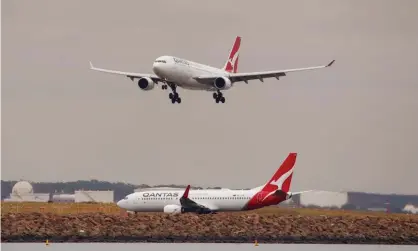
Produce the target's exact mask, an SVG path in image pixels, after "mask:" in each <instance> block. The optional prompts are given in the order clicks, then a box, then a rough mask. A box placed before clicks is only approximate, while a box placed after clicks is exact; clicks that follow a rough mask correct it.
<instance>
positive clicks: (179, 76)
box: [90, 36, 335, 104]
mask: <svg viewBox="0 0 418 251" xmlns="http://www.w3.org/2000/svg"><path fill="white" fill-rule="evenodd" d="M240 46H241V37H239V36H237V37H236V39H235V42H234V44H233V46H232V48H231V51H230V53H229V56H228V59H227V61H226V63H225V65H224V66H223V68H216V67H212V66H208V65H204V64H200V63H196V62H193V61H189V60H186V59H182V58H178V57H173V56H161V57H159V58H157V59H156V60H155V61H154V64H153V67H152V70H153V72H154V74H147V73H134V72H124V71H117V70H108V69H103V68H97V67H95V66H93V64H92V63H91V62H90V69H92V70H96V71H101V72H105V73H111V74H117V75H122V76H126V77H128V78H130V79H131V80H132V81H133V80H134V79H138V82H137V83H138V86H139V88H141V89H142V90H144V91H149V90H152V89H154V87H155V85H157V84H159V83H162V89H164V90H166V89H168V87H170V89H171V92H170V93H169V98H170V100H171V102H172V103H173V104H174V103H176V102H177V103H181V98H180V96H179V94H178V92H177V87H181V88H184V89H188V90H201V91H210V92H213V98H214V99H215V101H216V103H219V102H221V103H225V97H224V95H223V93H222V91H224V90H228V89H230V88H231V87H232V86H233V85H234V84H235V83H238V82H245V83H248V81H249V80H260V81H261V82H263V81H264V79H266V78H273V77H274V78H277V79H279V77H283V76H286V74H287V73H289V72H296V71H305V70H314V69H321V68H325V67H329V66H331V65H332V64H333V63H334V61H335V60H332V61H331V62H330V63H329V64H327V65H321V66H313V67H306V68H296V69H287V70H272V71H259V72H247V73H245V72H244V73H239V72H238V61H239V51H240Z"/></svg>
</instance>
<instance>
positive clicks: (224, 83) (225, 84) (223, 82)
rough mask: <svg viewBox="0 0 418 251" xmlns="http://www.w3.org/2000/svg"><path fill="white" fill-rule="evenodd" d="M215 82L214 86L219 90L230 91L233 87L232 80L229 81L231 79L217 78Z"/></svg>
mask: <svg viewBox="0 0 418 251" xmlns="http://www.w3.org/2000/svg"><path fill="white" fill-rule="evenodd" d="M213 82H214V83H213V84H214V85H215V87H216V88H217V89H218V90H228V89H229V88H231V87H232V83H231V80H229V78H226V77H219V78H216V79H215V81H213Z"/></svg>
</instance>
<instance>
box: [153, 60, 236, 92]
mask: <svg viewBox="0 0 418 251" xmlns="http://www.w3.org/2000/svg"><path fill="white" fill-rule="evenodd" d="M152 70H153V71H154V73H155V74H156V75H157V76H158V77H160V78H162V79H165V80H167V81H171V82H174V83H176V85H178V86H180V87H182V88H184V89H189V90H206V91H215V90H216V89H215V87H214V86H213V84H212V85H209V84H205V83H201V82H198V81H197V80H195V79H193V78H194V77H199V76H217V77H222V76H228V72H226V71H224V70H222V69H218V68H215V67H211V66H208V65H203V64H199V63H196V62H192V61H189V60H185V59H181V58H178V57H172V56H161V57H159V58H157V59H156V60H155V61H154V64H153V67H152Z"/></svg>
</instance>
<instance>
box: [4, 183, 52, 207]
mask: <svg viewBox="0 0 418 251" xmlns="http://www.w3.org/2000/svg"><path fill="white" fill-rule="evenodd" d="M49 196H50V195H49V193H35V192H34V191H33V187H32V185H31V184H30V183H29V182H27V181H19V182H17V183H16V184H15V185H14V186H13V188H12V193H11V194H10V196H9V198H6V199H5V201H16V202H22V201H33V202H48V201H49Z"/></svg>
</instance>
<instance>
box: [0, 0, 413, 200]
mask: <svg viewBox="0 0 418 251" xmlns="http://www.w3.org/2000/svg"><path fill="white" fill-rule="evenodd" d="M417 12H418V1H416V0H402V1H393V0H367V1H349V0H340V1H334V0H327V1H325V0H323V1H319V0H306V1H278V0H271V1H267V0H266V1H238V0H237V1H232V0H231V1H224V0H216V1H215V0H212V1H197V0H189V1H185V0H178V1H168V0H166V1H157V0H153V1H136V0H124V1H114V0H90V1H83V0H66V1H64V0H62V1H57V0H48V1H47V0H37V1H33V0H2V20H1V21H2V39H3V40H2V45H3V46H2V63H3V64H2V137H1V140H2V149H1V150H2V179H28V180H32V181H70V180H77V179H100V180H108V181H123V182H131V183H135V184H141V183H147V184H151V185H152V184H162V183H164V184H167V183H170V184H171V183H174V184H188V183H190V184H192V185H202V186H212V185H219V186H224V187H230V188H242V187H255V186H258V185H260V184H262V183H264V182H266V181H267V180H268V179H269V178H270V177H271V175H272V174H273V172H274V171H275V170H276V168H277V167H278V166H279V164H280V163H281V161H282V160H283V159H284V158H285V157H286V156H287V154H288V153H289V152H292V151H295V152H298V153H299V155H298V159H297V162H296V169H295V173H294V176H293V182H292V190H302V189H325V190H334V191H340V190H343V191H344V190H356V191H366V192H382V193H392V192H394V193H406V194H416V193H417V191H418V182H417V177H418V133H417V129H418V77H417V73H416V70H417V69H418V15H417ZM236 35H240V36H242V44H241V53H240V64H239V69H238V70H239V71H240V72H245V71H259V70H273V69H286V68H295V67H305V66H315V65H322V64H326V63H328V62H329V61H330V60H332V59H336V62H335V64H334V65H333V66H332V67H331V68H327V69H321V70H317V71H308V72H300V73H293V74H288V76H287V77H284V78H282V79H281V80H280V81H277V80H275V79H272V80H265V82H264V83H261V82H260V81H251V82H250V84H248V85H246V84H244V83H242V84H237V85H236V86H235V88H233V89H231V90H229V91H226V92H225V96H226V98H227V102H226V103H225V104H216V103H215V102H214V101H213V99H212V94H211V93H208V92H196V91H186V90H182V89H180V90H179V93H180V95H181V97H182V99H183V100H182V101H183V102H182V104H180V105H179V104H176V105H173V104H171V102H170V100H169V99H168V92H167V91H165V90H161V89H160V88H157V89H154V90H153V91H149V92H144V91H141V90H140V89H139V88H138V87H137V85H136V83H134V82H131V81H130V80H129V79H127V78H125V77H122V76H121V77H119V76H112V75H107V74H104V73H99V72H93V71H91V70H89V61H90V60H91V61H93V63H94V64H95V65H96V66H98V67H106V68H111V69H119V70H125V71H137V72H144V73H152V69H151V67H152V62H153V61H154V59H155V58H157V57H158V56H160V55H174V56H178V57H182V58H186V59H190V60H193V61H197V62H201V63H207V64H209V65H212V66H218V67H221V66H223V64H224V63H225V60H226V58H227V56H228V55H227V54H228V51H229V49H230V47H231V46H232V43H233V40H234V38H235V36H236Z"/></svg>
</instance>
